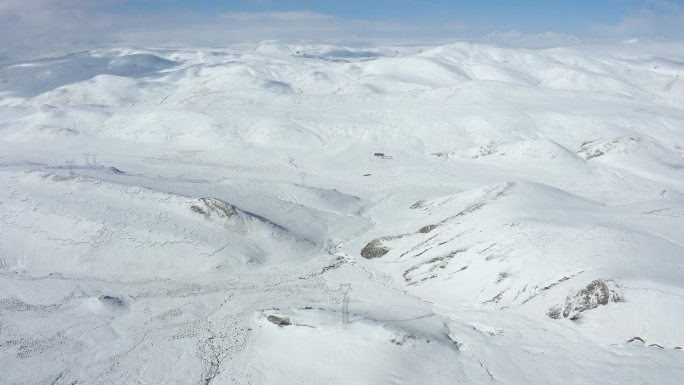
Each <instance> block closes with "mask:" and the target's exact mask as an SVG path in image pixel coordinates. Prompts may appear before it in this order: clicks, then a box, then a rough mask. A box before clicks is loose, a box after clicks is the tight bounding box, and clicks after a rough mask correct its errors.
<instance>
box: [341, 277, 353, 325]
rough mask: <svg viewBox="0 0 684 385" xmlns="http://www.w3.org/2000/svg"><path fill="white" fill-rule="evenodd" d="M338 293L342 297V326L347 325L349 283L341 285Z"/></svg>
mask: <svg viewBox="0 0 684 385" xmlns="http://www.w3.org/2000/svg"><path fill="white" fill-rule="evenodd" d="M340 291H341V292H342V295H343V296H344V297H343V298H342V324H343V325H346V324H348V323H349V291H351V283H341V284H340Z"/></svg>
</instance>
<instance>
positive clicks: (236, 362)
mask: <svg viewBox="0 0 684 385" xmlns="http://www.w3.org/2000/svg"><path fill="white" fill-rule="evenodd" d="M347 282H348V283H351V285H352V290H351V293H350V303H349V309H350V323H349V324H342V315H341V305H342V300H343V297H342V294H341V292H340V291H339V285H340V283H347ZM682 322H684V49H682V47H681V45H677V44H667V43H653V42H650V43H640V42H634V41H630V42H625V43H616V44H613V45H610V46H609V45H605V46H598V45H593V46H578V47H559V48H553V49H534V50H532V49H520V48H515V49H513V48H504V47H499V46H494V45H482V44H474V43H468V42H459V43H454V44H450V45H444V46H408V47H404V46H393V47H366V48H363V49H358V48H351V47H340V46H325V45H303V44H302V45H293V44H290V45H286V44H276V43H272V42H264V43H262V44H258V45H255V46H253V47H248V48H245V47H239V48H224V49H193V48H184V49H142V48H131V47H114V48H100V49H97V50H91V51H86V52H79V53H73V54H69V55H66V56H63V57H58V58H49V59H44V60H39V61H33V62H26V63H12V64H10V65H7V66H5V67H3V68H0V383H1V384H74V383H79V384H122V383H125V384H157V383H158V384H173V383H175V384H390V383H391V384H454V383H457V384H499V383H501V384H506V385H511V384H520V385H528V384H620V385H623V384H634V385H641V384H651V385H655V384H658V385H661V384H672V385H679V384H682V383H684V364H682V362H684V361H683V360H684V352H682V348H684V331H682V330H684V329H682V327H681V324H682Z"/></svg>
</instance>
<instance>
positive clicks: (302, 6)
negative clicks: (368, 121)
mask: <svg viewBox="0 0 684 385" xmlns="http://www.w3.org/2000/svg"><path fill="white" fill-rule="evenodd" d="M678 2H679V1H655V0H480V1H478V0H392V1H390V0H365V1H363V0H338V1H330V0H251V1H250V0H243V1H240V0H194V1H187V0H186V1H183V0H157V1H132V0H131V1H125V2H123V3H119V4H115V5H112V6H111V8H110V9H111V10H112V11H115V12H124V13H152V14H173V13H177V12H190V13H196V14H201V15H216V14H220V13H225V12H253V13H258V12H292V11H308V12H312V13H320V14H327V15H331V16H335V17H338V18H343V19H363V20H369V21H378V20H383V21H393V22H398V23H407V24H419V25H421V24H425V23H448V22H450V21H456V22H459V23H463V24H468V25H469V26H470V27H471V29H473V31H472V32H474V33H478V32H486V30H490V31H493V30H498V31H504V30H518V31H521V32H526V33H541V32H548V31H553V32H563V33H568V34H573V35H586V34H591V33H592V32H593V31H592V30H591V29H592V28H591V27H592V26H595V25H616V24H618V23H619V22H620V21H621V20H623V19H624V18H629V17H630V16H635V15H639V13H650V14H651V15H652V16H655V17H657V16H658V14H659V13H661V14H662V15H661V16H666V15H665V13H667V12H671V10H672V8H674V7H676V5H677V3H678ZM682 2H684V0H682ZM682 28H683V29H684V25H682Z"/></svg>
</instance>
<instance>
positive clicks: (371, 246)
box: [361, 239, 390, 259]
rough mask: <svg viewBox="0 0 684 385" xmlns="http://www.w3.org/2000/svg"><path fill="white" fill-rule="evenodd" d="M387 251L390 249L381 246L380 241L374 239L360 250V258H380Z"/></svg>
mask: <svg viewBox="0 0 684 385" xmlns="http://www.w3.org/2000/svg"><path fill="white" fill-rule="evenodd" d="M389 251H390V249H389V248H387V247H385V246H384V245H383V244H382V240H381V239H374V240H372V241H370V242H368V244H367V245H366V246H364V247H363V249H361V256H362V257H364V258H366V259H373V258H380V257H382V256H383V255H385V254H387V253H389Z"/></svg>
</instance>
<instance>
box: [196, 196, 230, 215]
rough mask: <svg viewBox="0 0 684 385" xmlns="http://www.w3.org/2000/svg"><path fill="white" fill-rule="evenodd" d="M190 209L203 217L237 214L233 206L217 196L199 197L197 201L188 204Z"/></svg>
mask: <svg viewBox="0 0 684 385" xmlns="http://www.w3.org/2000/svg"><path fill="white" fill-rule="evenodd" d="M190 210H192V211H193V212H195V213H197V214H201V215H204V217H205V218H207V219H210V218H214V217H217V218H229V217H232V216H235V215H237V210H236V208H235V206H233V205H231V204H229V203H227V202H224V201H222V200H220V199H218V198H200V199H198V201H197V203H195V204H193V205H191V206H190Z"/></svg>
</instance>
